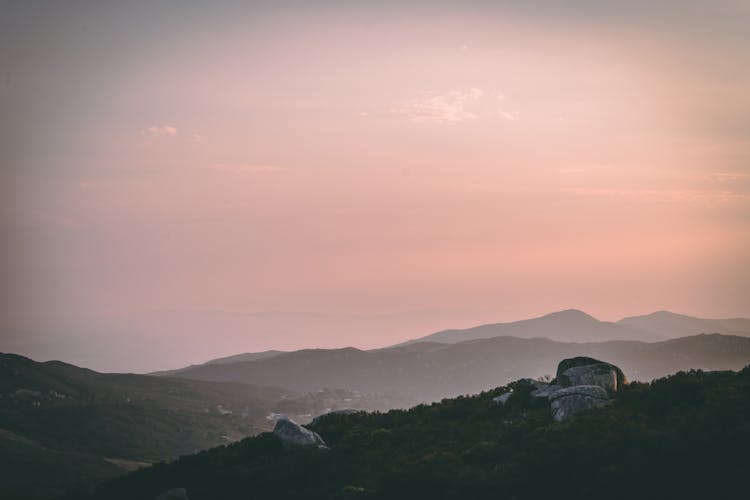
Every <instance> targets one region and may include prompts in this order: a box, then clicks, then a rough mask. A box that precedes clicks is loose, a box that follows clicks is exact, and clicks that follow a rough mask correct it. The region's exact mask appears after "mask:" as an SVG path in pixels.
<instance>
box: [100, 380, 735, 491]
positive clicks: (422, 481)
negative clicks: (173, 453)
mask: <svg viewBox="0 0 750 500" xmlns="http://www.w3.org/2000/svg"><path fill="white" fill-rule="evenodd" d="M511 386H512V387H514V388H515V389H516V395H515V396H514V397H512V398H511V399H510V401H509V402H508V403H507V404H506V405H504V406H503V405H498V404H496V403H493V402H492V400H491V398H492V397H494V396H497V395H498V394H499V393H501V392H503V390H504V389H503V388H500V389H496V390H494V391H490V392H485V393H482V394H480V395H478V396H472V397H459V398H456V399H450V400H444V401H442V402H441V403H436V404H433V405H429V406H427V405H421V406H417V407H415V408H413V409H411V410H407V411H402V410H394V411H390V412H388V413H385V414H378V413H374V414H354V415H336V416H331V417H329V418H327V419H324V420H322V421H321V422H320V423H319V424H318V425H317V426H316V427H314V428H313V429H314V430H315V431H317V432H318V433H319V434H320V435H321V436H322V437H323V438H324V439H325V440H326V442H327V444H328V445H329V446H330V449H329V450H318V449H296V450H294V449H291V450H288V449H283V448H282V446H281V445H280V444H279V442H278V441H277V438H276V437H275V436H274V435H272V434H262V435H260V436H257V437H254V438H250V439H246V440H243V441H241V442H239V443H236V444H233V445H229V446H225V447H219V448H215V449H212V450H209V451H206V452H202V453H199V454H197V455H193V456H189V457H183V458H181V459H180V460H178V461H177V462H174V463H172V464H168V465H157V466H154V467H151V468H149V469H144V470H139V471H137V472H135V473H133V474H131V475H128V476H126V477H123V478H119V479H116V480H114V481H112V482H110V483H108V484H106V485H104V486H102V487H101V488H100V489H99V491H98V494H97V496H96V498H100V499H107V500H111V499H128V500H133V499H153V498H154V497H155V496H156V495H157V494H159V493H160V492H163V491H165V490H167V489H170V488H177V487H180V488H185V489H187V492H188V495H189V498H190V499H191V500H201V499H211V500H220V499H287V498H288V499H291V498H306V499H309V498H326V499H339V498H341V499H343V498H361V499H376V498H377V499H400V498H403V499H421V498H429V499H457V500H458V499H483V498H487V499H518V500H522V499H544V498H555V499H560V498H575V499H588V498H592V499H593V498H596V499H601V498H608V499H623V500H624V499H628V500H630V499H633V498H638V499H672V498H674V499H681V500H682V499H692V498H695V499H706V498H722V499H733V498H747V487H746V482H745V475H746V471H747V468H748V466H750V458H748V457H750V453H748V450H749V449H750V419H748V415H750V367H748V368H745V369H744V370H742V371H741V372H739V373H735V372H702V371H691V372H680V373H678V374H676V375H673V376H670V377H667V378H664V379H659V380H657V381H655V382H653V383H651V384H641V383H634V384H631V385H629V386H626V388H624V389H623V390H621V391H620V392H618V394H617V396H616V399H615V401H614V403H613V404H612V405H610V406H608V407H605V408H602V409H598V410H592V411H589V412H587V413H583V414H581V415H579V416H578V417H576V418H574V419H572V420H570V421H567V422H565V423H553V421H552V419H551V417H550V413H549V407H548V406H547V405H544V404H539V403H536V402H533V401H534V400H532V398H531V397H530V396H529V394H528V392H527V391H529V390H530V389H529V387H528V386H523V385H518V384H511Z"/></svg>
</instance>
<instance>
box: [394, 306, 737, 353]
mask: <svg viewBox="0 0 750 500" xmlns="http://www.w3.org/2000/svg"><path fill="white" fill-rule="evenodd" d="M699 333H723V334H728V335H740V336H750V319H745V318H735V319H704V318H694V317H691V316H685V315H682V314H675V313H671V312H668V311H658V312H655V313H652V314H647V315H645V316H632V317H628V318H623V319H621V320H620V321H617V322H610V321H600V320H598V319H596V318H594V317H593V316H591V315H589V314H586V313H585V312H583V311H579V310H577V309H568V310H565V311H559V312H554V313H551V314H547V315H544V316H540V317H538V318H532V319H526V320H521V321H514V322H511V323H492V324H488V325H481V326H475V327H472V328H464V329H451V330H442V331H440V332H437V333H433V334H431V335H427V336H425V337H420V338H417V339H413V340H409V341H407V342H404V343H402V344H399V345H405V344H413V343H416V342H426V341H429V342H442V343H450V344H453V343H456V342H464V341H466V340H474V339H486V338H491V337H501V336H512V337H521V338H534V337H544V338H549V339H552V340H558V341H561V342H598V341H604V340H643V341H646V342H656V341H659V340H666V339H670V338H676V337H685V336H687V335H697V334H699Z"/></svg>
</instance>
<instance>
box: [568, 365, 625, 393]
mask: <svg viewBox="0 0 750 500" xmlns="http://www.w3.org/2000/svg"><path fill="white" fill-rule="evenodd" d="M627 383H628V381H627V379H626V378H625V374H624V373H623V372H622V370H620V368H618V367H617V366H615V365H612V364H610V363H606V362H604V361H600V360H598V359H594V358H588V357H585V356H579V357H576V358H570V359H564V360H562V361H561V362H560V364H559V365H557V384H559V385H561V386H563V387H572V386H579V385H598V386H599V387H602V388H604V389H606V390H608V391H612V392H615V391H617V390H618V389H620V388H621V387H622V386H623V385H625V384H627Z"/></svg>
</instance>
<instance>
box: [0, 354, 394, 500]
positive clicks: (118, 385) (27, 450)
mask: <svg viewBox="0 0 750 500" xmlns="http://www.w3.org/2000/svg"><path fill="white" fill-rule="evenodd" d="M357 396H359V397H360V399H358V400H355V399H353V398H355V397H357ZM368 398H369V399H368ZM343 404H346V405H351V404H359V405H361V407H364V408H383V407H384V406H385V405H387V404H390V403H389V402H387V401H380V400H377V399H373V398H371V397H369V396H367V395H353V394H352V393H350V392H346V391H332V390H330V391H325V392H321V393H316V394H306V395H299V394H295V393H293V392H291V391H287V390H284V389H277V388H268V387H255V386H251V385H247V384H242V383H217V382H203V381H193V380H183V379H174V378H166V377H164V378H162V377H151V376H144V375H130V374H103V373H97V372H94V371H91V370H86V369H83V368H78V367H76V366H73V365H69V364H66V363H61V362H59V361H51V362H46V363H38V362H35V361H32V360H30V359H28V358H24V357H22V356H17V355H13V354H0V498H2V499H3V500H12V499H15V498H19V499H20V498H24V499H36V498H39V499H44V498H52V497H55V496H59V495H61V494H63V493H64V492H65V491H68V490H69V489H71V488H72V489H75V490H81V489H86V487H88V486H90V485H93V484H95V483H97V482H100V481H101V480H103V479H104V478H109V477H112V476H115V475H118V474H122V473H124V472H126V471H127V470H131V469H133V468H134V467H138V466H139V465H141V466H143V465H148V463H152V462H158V461H165V460H172V459H175V458H177V457H179V456H180V455H184V454H190V453H196V452H198V451H200V450H204V449H207V448H211V447H214V446H217V445H220V444H225V443H229V442H232V441H236V440H238V439H242V438H245V437H247V436H250V435H255V434H257V433H259V432H262V431H265V430H269V428H270V426H271V425H272V422H270V421H269V420H268V419H267V418H266V417H267V416H268V415H269V413H277V412H284V413H288V414H291V415H316V414H319V413H322V412H324V411H326V408H331V407H333V408H335V407H338V405H343ZM368 405H370V406H368Z"/></svg>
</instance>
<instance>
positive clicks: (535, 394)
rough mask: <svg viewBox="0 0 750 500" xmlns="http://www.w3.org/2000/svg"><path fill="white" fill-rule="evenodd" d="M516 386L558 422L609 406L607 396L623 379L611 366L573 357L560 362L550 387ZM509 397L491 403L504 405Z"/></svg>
mask: <svg viewBox="0 0 750 500" xmlns="http://www.w3.org/2000/svg"><path fill="white" fill-rule="evenodd" d="M516 384H517V386H526V387H528V388H530V389H531V392H530V393H529V394H530V395H531V397H532V398H533V399H535V400H538V401H545V402H548V403H549V405H550V410H551V412H552V418H554V419H555V421H557V422H562V421H565V420H567V419H569V418H570V417H572V416H574V415H576V414H578V413H580V412H582V411H584V410H588V409H591V408H599V407H602V406H605V405H608V404H610V403H611V402H612V399H611V395H612V394H613V393H615V392H616V391H617V390H619V389H620V388H622V386H623V385H624V384H627V379H626V378H625V374H624V373H623V372H622V370H620V368H618V367H617V366H615V365H612V364H610V363H606V362H604V361H599V360H598V359H594V358H586V357H577V358H570V359H564V360H562V361H561V362H560V364H559V365H558V367H557V377H556V379H555V383H554V384H548V383H546V382H540V381H538V380H532V379H521V380H519V381H518V382H516ZM527 390H528V389H527ZM512 395H513V392H506V393H505V394H501V395H500V396H497V397H495V398H493V401H494V402H496V403H501V404H505V403H506V402H507V401H508V400H509V399H510V398H511V397H512Z"/></svg>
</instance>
